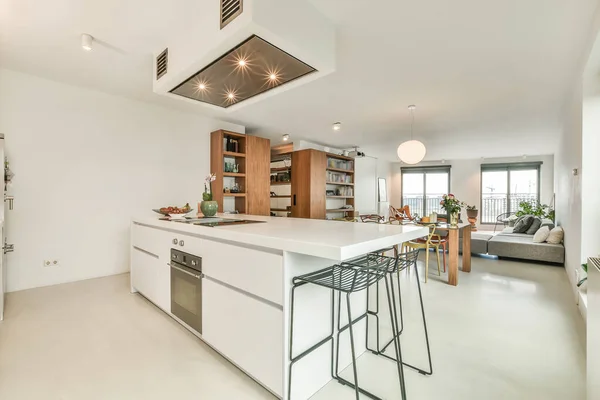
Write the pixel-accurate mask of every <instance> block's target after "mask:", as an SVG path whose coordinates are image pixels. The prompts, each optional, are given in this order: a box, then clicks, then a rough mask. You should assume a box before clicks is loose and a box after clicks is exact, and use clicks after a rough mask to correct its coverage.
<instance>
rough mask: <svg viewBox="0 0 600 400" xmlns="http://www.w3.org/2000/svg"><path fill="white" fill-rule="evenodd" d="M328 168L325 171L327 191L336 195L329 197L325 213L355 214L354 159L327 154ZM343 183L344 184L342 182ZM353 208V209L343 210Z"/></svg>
mask: <svg viewBox="0 0 600 400" xmlns="http://www.w3.org/2000/svg"><path fill="white" fill-rule="evenodd" d="M326 155H327V168H326V169H325V175H326V182H325V188H326V190H327V191H335V192H336V194H335V195H327V196H326V200H327V209H326V210H325V213H326V214H328V215H331V216H335V214H344V215H345V214H347V213H353V212H354V159H353V158H351V157H346V156H341V155H337V154H333V153H326ZM340 181H342V182H340ZM343 206H351V207H352V208H350V209H348V208H342V207H343Z"/></svg>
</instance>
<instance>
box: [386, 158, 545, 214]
mask: <svg viewBox="0 0 600 400" xmlns="http://www.w3.org/2000/svg"><path fill="white" fill-rule="evenodd" d="M534 161H541V162H542V166H541V174H540V175H541V182H540V201H541V202H542V203H545V204H550V203H551V202H552V197H553V195H554V156H552V155H542V156H527V158H526V159H523V157H503V158H486V159H484V160H482V159H481V158H477V159H467V160H447V161H446V163H445V164H442V163H439V162H423V163H420V164H417V166H432V165H440V166H451V167H452V168H451V171H450V191H451V192H452V193H453V194H454V195H455V196H456V197H458V198H459V199H460V200H462V201H464V202H466V203H467V204H470V205H476V206H477V208H480V204H481V164H493V163H509V162H534ZM402 166H403V165H402V164H400V163H394V164H393V165H392V197H391V204H392V205H393V206H394V207H399V206H400V205H401V204H402V193H401V191H402V174H401V172H400V168H401V167H402Z"/></svg>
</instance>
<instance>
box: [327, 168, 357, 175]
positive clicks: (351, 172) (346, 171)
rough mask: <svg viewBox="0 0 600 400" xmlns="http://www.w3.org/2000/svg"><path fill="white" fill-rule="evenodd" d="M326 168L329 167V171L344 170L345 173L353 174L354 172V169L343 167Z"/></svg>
mask: <svg viewBox="0 0 600 400" xmlns="http://www.w3.org/2000/svg"><path fill="white" fill-rule="evenodd" d="M326 169H327V171H332V172H343V173H346V174H352V175H353V174H354V170H352V171H349V170H347V169H343V168H330V167H327V168H326Z"/></svg>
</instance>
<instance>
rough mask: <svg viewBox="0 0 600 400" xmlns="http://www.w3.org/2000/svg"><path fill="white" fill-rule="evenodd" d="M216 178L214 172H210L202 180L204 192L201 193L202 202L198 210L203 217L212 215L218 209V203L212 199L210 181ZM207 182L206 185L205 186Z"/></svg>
mask: <svg viewBox="0 0 600 400" xmlns="http://www.w3.org/2000/svg"><path fill="white" fill-rule="evenodd" d="M216 179H217V176H216V175H215V174H212V173H211V174H210V175H208V176H207V177H206V179H205V182H204V193H202V203H200V210H201V211H202V214H204V216H205V217H214V216H215V215H216V214H217V210H218V209H219V204H218V203H217V202H216V201H213V197H212V183H213V182H214V181H215V180H216ZM207 184H208V187H207Z"/></svg>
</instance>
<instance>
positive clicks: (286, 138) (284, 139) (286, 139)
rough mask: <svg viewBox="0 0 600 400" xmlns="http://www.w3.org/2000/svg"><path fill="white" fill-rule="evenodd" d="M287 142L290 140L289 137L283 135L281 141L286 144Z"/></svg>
mask: <svg viewBox="0 0 600 400" xmlns="http://www.w3.org/2000/svg"><path fill="white" fill-rule="evenodd" d="M288 140H290V135H288V134H287V133H286V134H285V135H283V141H284V142H287V141H288Z"/></svg>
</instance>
